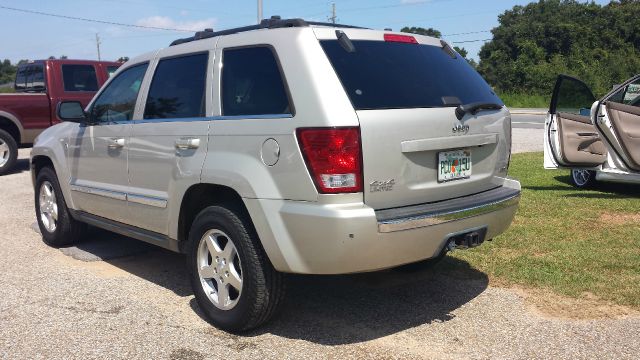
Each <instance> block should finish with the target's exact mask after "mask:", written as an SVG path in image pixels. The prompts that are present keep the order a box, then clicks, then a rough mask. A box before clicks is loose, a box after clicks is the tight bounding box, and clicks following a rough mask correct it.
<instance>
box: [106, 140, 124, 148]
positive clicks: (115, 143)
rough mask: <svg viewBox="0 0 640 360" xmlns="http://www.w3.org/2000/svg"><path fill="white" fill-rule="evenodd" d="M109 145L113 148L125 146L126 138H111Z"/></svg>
mask: <svg viewBox="0 0 640 360" xmlns="http://www.w3.org/2000/svg"><path fill="white" fill-rule="evenodd" d="M107 147H108V148H109V149H111V150H115V149H122V148H123V147H124V138H111V139H109V145H107Z"/></svg>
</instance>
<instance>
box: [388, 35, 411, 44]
mask: <svg viewBox="0 0 640 360" xmlns="http://www.w3.org/2000/svg"><path fill="white" fill-rule="evenodd" d="M384 41H388V42H399V43H408V44H417V43H418V40H416V38H414V37H413V36H410V35H396V34H384Z"/></svg>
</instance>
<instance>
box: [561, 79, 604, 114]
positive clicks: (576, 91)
mask: <svg viewBox="0 0 640 360" xmlns="http://www.w3.org/2000/svg"><path fill="white" fill-rule="evenodd" d="M558 81H559V83H557V84H556V89H555V92H556V93H555V94H554V99H553V102H554V105H555V107H554V106H553V105H552V109H551V110H552V112H553V113H558V112H564V113H570V114H575V115H581V116H589V114H590V112H591V110H590V109H591V104H593V102H594V101H596V98H595V96H593V93H592V92H591V90H590V89H589V88H588V87H587V85H586V84H585V83H583V82H582V81H580V80H578V79H574V78H571V77H566V76H562V77H560V78H559V80H558Z"/></svg>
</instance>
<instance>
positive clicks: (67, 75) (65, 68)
mask: <svg viewBox="0 0 640 360" xmlns="http://www.w3.org/2000/svg"><path fill="white" fill-rule="evenodd" d="M62 80H63V82H64V91H98V78H97V77H96V69H95V68H94V67H93V65H62Z"/></svg>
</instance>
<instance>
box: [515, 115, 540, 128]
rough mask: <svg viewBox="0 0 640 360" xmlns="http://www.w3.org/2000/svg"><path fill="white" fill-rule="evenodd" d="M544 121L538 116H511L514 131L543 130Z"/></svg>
mask: <svg viewBox="0 0 640 360" xmlns="http://www.w3.org/2000/svg"><path fill="white" fill-rule="evenodd" d="M544 119H545V115H540V114H518V113H516V114H511V124H512V125H513V128H514V129H544Z"/></svg>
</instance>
